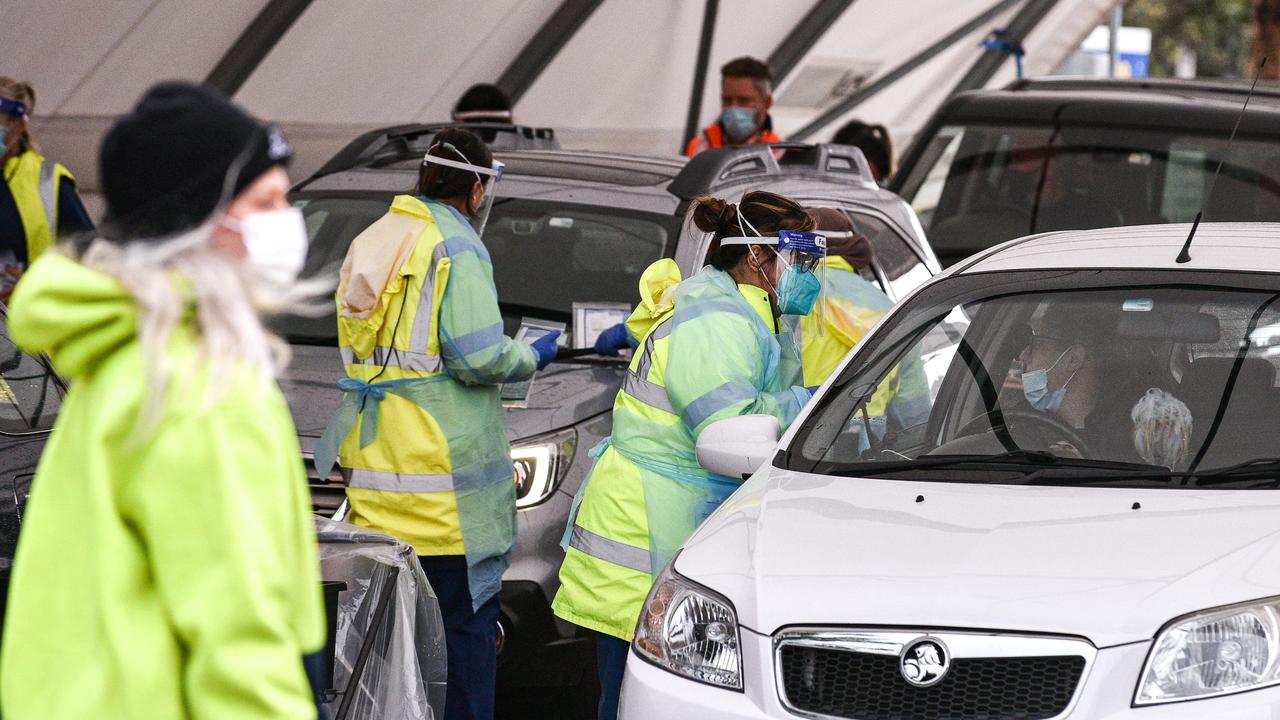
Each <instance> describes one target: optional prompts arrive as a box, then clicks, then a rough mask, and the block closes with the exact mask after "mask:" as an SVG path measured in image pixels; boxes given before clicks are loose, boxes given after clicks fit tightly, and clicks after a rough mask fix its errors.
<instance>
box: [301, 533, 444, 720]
mask: <svg viewBox="0 0 1280 720" xmlns="http://www.w3.org/2000/svg"><path fill="white" fill-rule="evenodd" d="M315 521H316V531H317V537H318V540H319V542H320V569H321V574H322V576H323V577H324V580H325V581H326V582H334V581H337V582H342V583H345V584H346V589H345V590H344V591H342V592H341V593H339V595H338V610H337V629H336V630H337V631H336V636H335V647H334V655H333V681H332V683H331V687H330V689H329V690H328V691H327V692H326V693H325V695H324V707H325V708H326V709H327V710H328V712H329V715H330V717H332V718H333V720H432V719H433V718H437V717H443V713H444V698H445V680H446V672H447V667H446V651H445V638H444V623H443V621H442V620H441V619H440V604H439V602H438V601H437V600H436V595H435V592H434V591H432V589H431V586H430V584H428V583H427V578H426V576H425V575H423V573H422V567H421V566H420V565H419V564H418V558H417V556H416V555H415V554H414V551H413V548H412V547H410V546H409V545H407V544H405V543H403V542H400V541H399V540H396V539H395V538H393V537H391V536H390V535H384V534H382V533H378V532H374V531H372V530H368V529H366V528H361V527H357V526H355V525H349V524H347V523H341V522H337V521H335V520H330V519H328V518H324V517H320V516H316V518H315Z"/></svg>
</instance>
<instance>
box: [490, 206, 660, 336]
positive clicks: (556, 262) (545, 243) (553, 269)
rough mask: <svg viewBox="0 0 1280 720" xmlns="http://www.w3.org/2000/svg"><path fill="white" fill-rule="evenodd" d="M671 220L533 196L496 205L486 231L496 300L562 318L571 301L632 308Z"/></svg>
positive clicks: (543, 314)
mask: <svg viewBox="0 0 1280 720" xmlns="http://www.w3.org/2000/svg"><path fill="white" fill-rule="evenodd" d="M674 223H675V220H674V218H668V217H665V216H658V215H653V214H650V213H642V212H631V211H626V210H621V209H614V208H599V207H593V206H586V205H567V204H564V203H549V202H542V201H534V200H520V199H516V200H510V201H507V202H501V203H499V204H495V206H494V208H493V212H492V213H491V215H490V217H489V224H488V225H487V226H486V228H485V232H484V244H485V246H486V247H487V248H488V249H489V254H490V256H491V257H492V258H493V278H494V282H495V283H496V284H497V286H498V297H499V299H500V300H501V301H502V302H504V303H508V304H513V305H519V306H521V307H525V308H529V309H530V312H532V313H534V314H537V315H539V316H541V317H555V318H560V319H568V318H569V315H570V312H571V310H572V307H573V303H574V301H580V302H581V301H606V302H622V303H627V304H628V305H634V304H635V302H636V297H637V293H638V290H637V288H638V286H639V281H640V275H641V274H642V273H643V272H644V270H645V268H647V267H649V265H650V264H652V263H653V262H654V261H655V260H657V259H659V258H661V257H663V256H664V255H665V254H666V253H667V247H668V244H669V243H670V242H671V239H672V233H673V225H674Z"/></svg>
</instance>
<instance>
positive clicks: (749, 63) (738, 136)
mask: <svg viewBox="0 0 1280 720" xmlns="http://www.w3.org/2000/svg"><path fill="white" fill-rule="evenodd" d="M720 107H721V111H720V117H719V118H717V119H716V121H715V122H714V123H712V124H710V125H708V126H707V127H705V128H703V129H702V132H701V133H699V134H698V136H697V137H694V138H693V139H691V140H689V144H688V146H686V147H685V150H684V154H685V155H688V156H689V157H693V156H694V155H697V154H698V153H700V152H702V151H703V150H710V149H711V148H718V147H732V146H736V145H747V144H750V143H775V142H782V138H781V137H779V136H778V133H776V132H774V131H773V119H772V118H770V117H769V109H770V108H772V107H773V70H771V69H770V68H769V66H768V65H767V64H765V63H763V62H760V61H759V60H757V59H755V58H753V57H740V58H737V59H735V60H730V61H729V62H727V63H725V65H724V67H722V68H720Z"/></svg>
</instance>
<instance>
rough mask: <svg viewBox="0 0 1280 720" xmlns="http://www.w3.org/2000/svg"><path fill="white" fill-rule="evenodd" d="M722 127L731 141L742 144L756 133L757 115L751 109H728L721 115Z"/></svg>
mask: <svg viewBox="0 0 1280 720" xmlns="http://www.w3.org/2000/svg"><path fill="white" fill-rule="evenodd" d="M720 126H721V127H723V128H724V131H725V133H726V134H727V135H728V136H729V139H730V140H733V141H734V142H742V141H743V140H746V139H747V138H749V137H751V135H752V134H753V133H755V131H756V113H755V111H754V110H752V109H751V108H740V107H727V108H725V109H724V110H723V111H721V113H720Z"/></svg>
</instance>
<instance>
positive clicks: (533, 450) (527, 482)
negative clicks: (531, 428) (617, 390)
mask: <svg viewBox="0 0 1280 720" xmlns="http://www.w3.org/2000/svg"><path fill="white" fill-rule="evenodd" d="M577 445H578V434H577V433H576V432H574V431H573V430H566V431H564V432H559V433H552V434H551V435H541V436H539V437H536V438H529V439H528V440H524V441H522V442H520V444H518V445H513V446H511V466H512V470H513V471H514V475H515V481H516V507H517V508H528V507H533V506H534V505H537V504H538V503H541V502H543V501H544V500H546V499H547V498H549V497H551V493H553V492H555V491H556V488H557V487H559V486H560V481H561V480H562V479H564V476H565V473H567V472H569V462H570V461H571V460H573V452H574V450H575V449H577Z"/></svg>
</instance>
